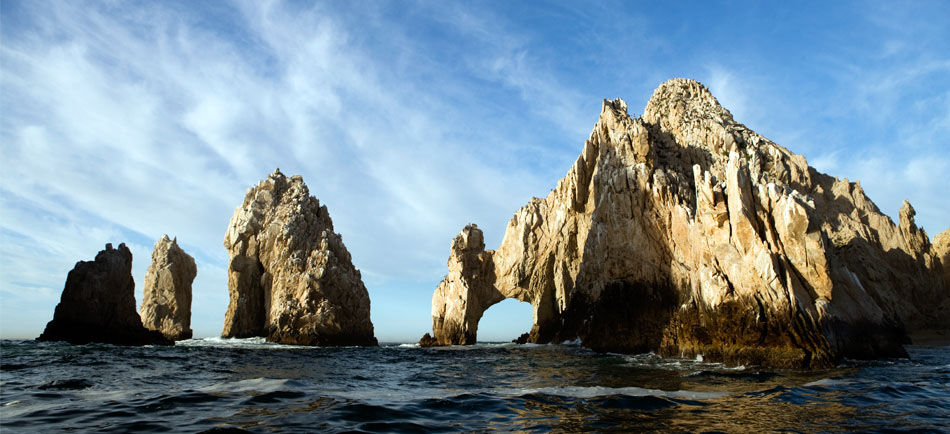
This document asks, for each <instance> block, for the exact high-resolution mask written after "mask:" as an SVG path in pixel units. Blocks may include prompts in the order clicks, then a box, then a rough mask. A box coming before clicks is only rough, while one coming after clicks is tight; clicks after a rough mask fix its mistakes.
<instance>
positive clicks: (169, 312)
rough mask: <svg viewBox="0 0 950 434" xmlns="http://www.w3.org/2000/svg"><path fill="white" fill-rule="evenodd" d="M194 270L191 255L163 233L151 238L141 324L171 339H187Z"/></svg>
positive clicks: (196, 272) (189, 328)
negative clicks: (156, 237) (152, 246)
mask: <svg viewBox="0 0 950 434" xmlns="http://www.w3.org/2000/svg"><path fill="white" fill-rule="evenodd" d="M197 274H198V268H197V267H195V259H194V258H192V257H191V256H190V255H188V254H187V253H185V251H184V250H182V249H181V247H178V239H177V238H176V239H174V240H172V239H169V238H168V235H163V236H162V238H161V239H159V240H158V241H157V242H155V250H154V251H152V264H151V265H149V266H148V271H147V272H146V273H145V299H144V300H142V308H141V309H140V310H139V314H140V315H141V316H142V325H144V326H145V328H147V329H150V330H157V331H159V332H161V333H162V334H163V335H165V337H166V338H168V339H171V340H173V341H180V340H184V339H191V336H192V331H191V283H192V282H193V281H194V280H195V276H196V275H197Z"/></svg>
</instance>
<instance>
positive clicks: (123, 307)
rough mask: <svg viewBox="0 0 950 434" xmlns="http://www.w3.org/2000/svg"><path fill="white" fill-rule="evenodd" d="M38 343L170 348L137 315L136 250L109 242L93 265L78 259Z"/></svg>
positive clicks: (167, 343)
mask: <svg viewBox="0 0 950 434" xmlns="http://www.w3.org/2000/svg"><path fill="white" fill-rule="evenodd" d="M37 340H39V341H66V342H69V343H72V344H88V343H92V342H99V343H106V344H116V345H172V344H173V342H172V341H170V340H168V339H166V338H165V337H164V336H162V334H161V333H159V332H156V331H152V330H148V329H146V328H145V327H143V326H142V320H141V318H139V314H138V312H136V311H135V282H134V280H133V279H132V252H131V251H130V250H129V248H128V247H126V246H125V244H124V243H123V244H119V248H118V249H114V248H112V244H106V249H105V250H102V251H100V252H99V254H98V255H96V259H95V261H79V262H77V263H76V266H75V267H74V268H73V269H72V271H70V272H69V275H68V276H67V277H66V287H65V288H64V289H63V295H62V297H61V298H60V302H59V304H58V305H56V311H55V313H54V314H53V320H52V321H50V322H49V323H48V324H46V330H45V331H43V334H42V335H40V337H39V338H37Z"/></svg>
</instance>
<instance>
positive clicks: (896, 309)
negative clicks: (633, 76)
mask: <svg viewBox="0 0 950 434" xmlns="http://www.w3.org/2000/svg"><path fill="white" fill-rule="evenodd" d="M913 217H914V210H913V208H912V207H911V206H910V204H909V203H905V205H904V207H903V208H902V209H901V211H900V219H899V220H900V221H899V222H898V224H895V223H894V222H893V221H892V220H891V219H890V218H889V217H887V216H886V215H884V214H882V213H881V212H880V210H879V209H878V208H877V206H876V205H874V203H872V202H871V200H870V199H869V198H868V197H867V196H866V195H865V194H864V191H863V189H862V188H861V185H860V183H856V182H851V181H849V180H847V179H837V178H834V177H831V176H828V175H825V174H823V173H820V172H818V171H817V170H815V169H814V168H812V167H809V166H808V164H807V163H806V161H805V158H804V157H802V156H801V155H796V154H793V153H792V152H790V151H788V150H787V149H785V148H783V147H781V146H779V145H777V144H775V143H773V142H771V141H770V140H768V139H766V138H765V137H762V136H760V135H758V134H756V133H755V132H754V131H752V130H750V129H748V128H746V127H745V126H744V125H742V124H740V123H738V122H736V121H735V120H734V119H733V117H732V115H731V114H730V113H729V111H728V110H726V109H725V108H723V107H722V106H720V105H719V103H718V101H716V99H715V98H714V97H713V95H712V94H711V93H710V92H709V90H708V89H707V88H706V87H705V86H703V85H702V84H700V83H698V82H696V81H692V80H686V79H673V80H670V81H667V82H665V83H663V84H661V85H660V87H659V88H657V89H656V91H654V93H653V96H652V97H651V99H650V101H649V102H648V103H647V105H646V108H645V109H644V112H643V116H642V117H632V116H630V115H629V114H628V112H627V104H626V103H625V102H624V101H623V100H620V99H616V100H604V102H603V105H602V109H601V114H600V119H599V120H598V122H597V124H596V125H595V126H594V129H593V131H592V132H591V135H590V138H589V139H588V140H587V141H586V142H585V143H584V146H583V149H582V151H581V155H580V156H579V157H578V158H577V161H576V162H575V163H574V165H573V167H571V168H570V170H568V172H567V175H566V176H565V177H564V178H563V179H561V180H560V181H559V182H558V183H557V186H556V187H555V188H554V189H553V190H552V191H551V193H550V194H549V195H548V196H547V197H546V198H543V199H541V198H533V199H532V200H531V201H530V202H529V203H528V204H527V205H526V206H524V207H523V208H521V209H520V210H518V211H517V212H516V213H515V215H514V217H513V218H512V219H511V221H510V222H509V223H508V227H507V229H506V231H505V236H504V239H503V241H502V243H501V246H500V247H499V248H498V249H497V250H494V251H492V250H487V251H482V250H481V249H479V248H478V247H479V246H471V245H468V246H466V248H465V249H463V250H461V251H460V250H458V249H457V248H456V246H457V245H458V244H459V242H460V238H459V237H462V238H464V236H463V235H464V234H465V233H466V231H468V232H471V228H469V227H466V228H465V229H464V230H463V232H462V234H460V236H459V237H456V239H455V240H454V241H453V244H452V253H451V255H450V259H449V274H448V276H447V277H446V280H444V281H443V282H442V283H441V284H440V285H439V287H438V288H437V289H436V291H435V295H434V296H433V306H432V317H433V318H432V321H433V335H432V339H430V342H429V343H430V344H431V343H434V342H435V343H438V344H441V345H445V344H463V343H471V342H474V340H475V336H476V330H475V328H476V327H477V319H478V318H479V317H480V316H481V312H483V311H484V310H485V309H487V307H488V306H491V305H492V304H494V303H496V302H498V301H500V300H501V299H503V298H516V299H518V300H521V301H527V302H530V303H531V304H532V306H533V309H534V315H533V320H534V324H533V326H532V329H531V332H530V334H529V337H528V341H530V342H536V343H548V342H561V341H564V340H574V339H578V338H579V339H580V340H581V342H582V344H583V345H585V346H587V347H590V348H592V349H594V350H598V351H615V352H647V351H655V352H657V353H660V354H663V355H667V356H684V357H694V356H697V355H702V356H703V357H704V359H705V360H709V361H721V362H725V363H727V364H730V365H738V364H747V365H749V364H757V365H765V366H773V367H791V368H826V367H830V366H833V365H834V364H835V363H836V362H838V361H839V360H841V359H842V358H843V357H851V358H875V357H901V356H906V352H905V351H904V349H903V346H902V344H903V343H906V342H908V339H907V334H906V332H907V331H909V330H916V329H923V328H937V329H947V328H950V311H948V310H947V309H943V308H940V306H941V305H944V306H946V305H947V300H948V299H950V289H948V284H947V282H946V281H945V279H944V276H943V268H942V267H945V265H941V263H942V262H943V263H945V262H946V260H945V259H940V258H938V252H937V251H936V250H935V249H934V247H933V246H932V245H931V242H930V240H929V239H928V238H927V235H926V233H925V232H924V231H923V229H921V228H918V227H917V226H916V224H915V222H914V219H913ZM453 264H461V266H459V265H454V266H453ZM453 267H454V268H453Z"/></svg>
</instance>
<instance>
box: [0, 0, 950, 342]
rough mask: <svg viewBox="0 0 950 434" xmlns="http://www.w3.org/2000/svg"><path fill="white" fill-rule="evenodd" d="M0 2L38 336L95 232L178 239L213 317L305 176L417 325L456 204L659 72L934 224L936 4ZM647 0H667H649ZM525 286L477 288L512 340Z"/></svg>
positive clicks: (5, 310)
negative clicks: (280, 178) (259, 191)
mask: <svg viewBox="0 0 950 434" xmlns="http://www.w3.org/2000/svg"><path fill="white" fill-rule="evenodd" d="M663 3H669V2H632V1H620V2H568V1H562V2H551V3H547V2H541V1H531V2H511V1H476V2H443V1H423V2H411V1H399V2H381V1H367V2H360V1H346V2H319V3H316V4H312V3H310V2H288V3H284V2H271V1H249V2H225V1H220V2H217V1H215V2H192V1H168V2H121V1H98V2H74V1H65V0H51V1H11V0H3V1H2V2H0V337H3V338H33V337H36V336H38V335H39V334H40V333H41V332H42V330H43V327H44V326H45V324H46V322H47V321H49V320H50V319H52V315H53V309H54V308H55V306H56V304H57V303H58V301H59V297H60V294H61V292H62V289H63V284H64V282H65V279H66V275H67V273H68V272H69V270H70V269H72V267H73V266H74V265H75V263H76V262H77V261H79V260H92V259H93V258H94V257H95V255H96V253H97V252H98V251H99V250H101V249H102V248H103V247H104V245H105V244H106V243H110V242H111V243H113V244H118V243H120V242H125V243H126V244H127V245H128V246H129V247H130V248H131V249H132V252H133V255H134V260H133V276H134V279H135V281H136V300H137V301H138V302H139V303H141V301H142V282H143V281H144V276H145V271H146V268H147V267H148V265H149V262H150V257H151V251H152V246H153V245H154V243H155V241H156V240H158V239H159V238H160V237H161V236H162V234H168V235H170V236H172V237H177V238H178V242H179V244H180V245H181V246H182V248H184V249H185V251H187V252H188V253H189V254H191V255H192V256H194V257H195V260H196V262H197V265H198V276H197V278H196V279H195V282H194V286H193V288H194V300H193V305H192V327H193V329H194V331H195V335H196V336H197V337H210V336H218V335H219V334H220V333H221V329H222V326H223V322H224V312H225V310H226V309H227V304H228V290H227V273H226V267H227V260H228V257H227V252H226V251H225V249H224V247H223V239H224V234H225V231H226V228H227V225H228V221H229V219H230V218H231V215H232V214H233V212H234V209H235V207H237V206H239V205H240V204H241V202H242V200H243V198H244V192H245V190H246V189H247V188H249V187H251V186H253V185H255V184H256V183H257V182H258V181H259V180H261V179H264V178H265V177H266V176H267V175H268V174H269V173H271V172H273V171H274V169H275V168H277V167H279V168H280V170H281V171H282V172H284V173H286V174H288V175H291V174H300V175H302V176H303V178H304V181H305V182H306V183H307V185H308V186H309V188H310V192H311V194H313V195H314V196H316V197H317V198H318V199H320V200H321V202H322V203H323V204H325V205H326V206H327V207H328V209H329V211H330V215H331V217H332V218H333V221H334V225H335V229H336V231H337V232H338V233H340V234H341V235H342V236H343V240H344V243H345V244H346V246H347V248H348V249H349V251H350V253H351V254H352V257H353V262H354V264H355V265H356V266H357V267H358V268H359V269H360V270H361V272H362V275H363V280H364V282H365V284H366V287H367V288H368V290H369V294H370V298H371V300H372V320H373V323H374V325H375V329H376V336H377V337H378V338H379V340H380V341H381V342H411V341H416V340H418V338H419V337H420V336H421V335H422V334H423V333H425V332H428V331H430V330H431V322H432V320H431V313H430V310H431V297H432V292H433V290H434V289H435V287H436V285H437V284H438V282H439V281H440V280H441V279H442V278H443V277H444V276H445V274H446V271H447V267H446V260H447V258H448V253H449V246H450V242H451V240H452V238H453V237H454V236H455V235H456V234H457V233H458V232H459V231H460V230H461V229H462V228H463V227H464V226H465V225H466V224H468V223H477V224H478V225H479V227H480V228H482V229H483V231H484V233H485V239H486V244H487V245H488V248H495V247H497V246H498V245H499V243H500V242H501V239H502V236H503V235H504V230H505V227H506V225H507V223H508V221H509V219H510V218H511V216H512V214H513V213H514V212H515V210H517V209H518V208H519V207H521V206H522V205H524V204H526V203H527V202H528V200H529V199H530V198H531V197H532V196H539V197H543V196H546V195H547V193H548V192H549V191H550V189H551V188H553V187H554V186H555V185H556V183H557V180H558V179H560V178H561V177H562V176H564V175H565V174H566V173H567V170H568V169H569V168H570V166H571V164H573V162H574V160H575V159H576V158H577V156H578V154H579V153H580V150H581V149H582V146H583V143H584V140H585V139H586V138H587V137H588V136H589V134H590V130H591V129H592V128H593V126H594V124H595V122H596V121H597V118H598V116H599V114H600V105H601V101H602V100H603V99H604V98H617V97H621V98H624V99H625V100H626V101H627V102H628V104H629V107H630V109H629V110H630V114H631V115H639V114H640V113H642V110H643V107H644V106H645V105H646V102H647V100H648V99H649V97H650V95H651V93H652V92H653V90H654V89H655V88H656V87H657V86H658V85H659V84H660V83H662V82H663V81H665V80H667V79H669V78H673V77H687V78H693V79H697V80H699V81H701V82H703V83H704V84H706V85H707V86H708V87H709V88H710V89H711V91H712V92H713V94H714V95H715V96H716V97H717V98H718V99H719V101H720V103H721V104H722V105H723V106H725V107H726V108H727V109H729V110H730V111H731V112H732V113H733V115H734V117H735V118H736V120H738V121H739V122H742V123H744V124H746V125H747V126H748V127H749V128H751V129H753V130H755V131H756V132H758V133H760V134H762V135H764V136H766V137H768V138H770V139H771V140H773V141H775V142H776V143H779V144H780V145H782V146H785V147H786V148H788V149H790V150H791V151H793V152H795V153H799V154H802V155H804V156H805V157H806V158H807V160H808V162H809V164H811V165H812V166H815V167H816V168H817V169H819V170H820V171H822V172H825V173H828V174H831V175H834V176H839V177H841V178H844V177H847V178H849V179H851V180H852V181H854V180H860V181H861V185H862V187H863V188H864V189H865V191H866V192H867V194H868V195H869V196H870V197H871V199H872V200H873V201H874V202H875V203H876V204H877V205H878V206H879V207H880V208H881V210H882V211H883V212H884V213H886V214H888V215H890V216H891V217H892V218H893V219H895V220H896V219H897V215H898V210H899V208H900V206H901V202H902V201H903V200H904V199H908V200H910V202H911V203H912V204H913V205H914V207H915V208H916V210H917V223H918V225H919V226H922V227H923V228H925V230H926V231H927V233H928V234H929V235H930V236H931V237H932V236H933V235H936V234H937V233H939V232H941V231H943V230H945V229H947V228H948V227H950V201H948V200H947V197H948V195H947V191H948V189H950V181H948V179H950V178H948V176H947V173H950V24H948V21H947V19H946V17H950V2H944V1H934V2H926V1H913V2H906V3H903V4H897V3H894V2H884V1H877V2H793V3H792V2H778V3H787V4H776V2H755V1H752V2H679V3H678V4H675V5H666V4H663ZM661 4H663V5H661ZM530 327H531V309H530V306H528V305H527V304H525V303H519V302H517V301H514V300H508V301H505V302H503V303H500V304H498V305H496V306H493V307H492V308H491V309H489V310H488V311H487V312H486V313H485V316H484V317H483V318H482V321H481V323H480V325H479V339H480V340H494V341H498V340H510V339H512V338H514V337H517V336H518V335H520V334H521V333H523V332H526V331H528V329H530Z"/></svg>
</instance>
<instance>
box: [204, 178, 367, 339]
mask: <svg viewBox="0 0 950 434" xmlns="http://www.w3.org/2000/svg"><path fill="white" fill-rule="evenodd" d="M224 247H225V248H226V249H228V254H229V256H230V261H229V265H228V290H229V292H230V295H231V303H230V305H229V306H228V311H227V313H226V316H225V320H224V332H223V333H222V336H223V337H251V336H266V337H267V340H269V341H271V342H280V343H286V344H297V345H376V338H375V337H373V323H372V322H371V321H370V301H369V294H368V293H367V291H366V287H365V286H363V281H362V278H361V276H360V272H359V270H357V269H356V267H354V266H353V263H352V261H351V258H350V253H349V252H348V251H347V250H346V247H345V246H344V245H343V239H342V237H340V235H338V234H336V233H334V232H333V222H332V221H331V220H330V214H329V213H328V212H327V208H326V206H320V201H319V200H317V199H316V198H314V197H312V196H310V192H309V190H308V189H307V186H306V185H305V184H304V182H303V178H301V177H300V176H299V175H297V176H293V177H290V178H287V177H285V176H284V175H283V174H282V173H280V170H277V171H275V172H274V173H272V174H271V175H270V176H268V177H267V179H265V180H263V181H261V182H260V183H258V184H257V186H256V187H254V188H251V189H249V190H248V191H247V194H245V196H244V203H243V204H242V205H241V206H239V207H238V208H237V209H235V211H234V216H232V217H231V223H230V225H229V226H228V231H227V234H225V238H224Z"/></svg>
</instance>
